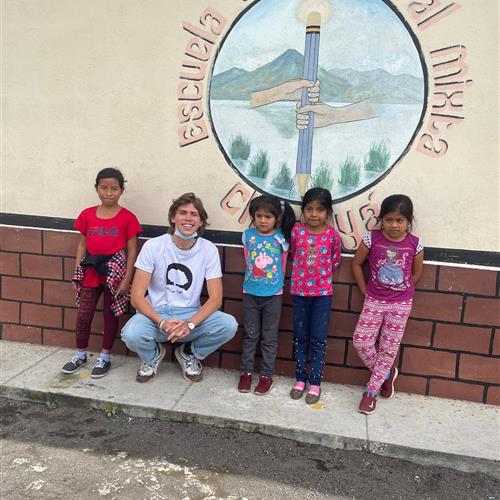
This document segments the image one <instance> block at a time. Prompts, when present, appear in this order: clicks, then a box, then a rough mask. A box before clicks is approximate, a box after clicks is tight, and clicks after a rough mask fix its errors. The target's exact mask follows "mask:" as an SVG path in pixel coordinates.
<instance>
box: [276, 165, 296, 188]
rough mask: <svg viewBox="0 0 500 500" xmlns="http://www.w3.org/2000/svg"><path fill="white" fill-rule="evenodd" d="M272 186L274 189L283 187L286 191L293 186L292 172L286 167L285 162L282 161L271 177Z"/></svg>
mask: <svg viewBox="0 0 500 500" xmlns="http://www.w3.org/2000/svg"><path fill="white" fill-rule="evenodd" d="M271 184H272V186H273V187H274V188H276V189H284V190H286V191H291V190H292V188H293V177H292V172H291V170H290V169H289V168H288V165H287V163H286V162H284V163H282V164H281V166H280V169H279V170H278V173H277V174H276V175H275V176H274V177H273V180H272V182H271Z"/></svg>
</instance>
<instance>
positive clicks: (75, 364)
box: [61, 355, 87, 374]
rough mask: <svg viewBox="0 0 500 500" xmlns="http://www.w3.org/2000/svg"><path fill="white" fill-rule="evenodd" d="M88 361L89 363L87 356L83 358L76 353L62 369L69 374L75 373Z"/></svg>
mask: <svg viewBox="0 0 500 500" xmlns="http://www.w3.org/2000/svg"><path fill="white" fill-rule="evenodd" d="M86 363H87V356H85V357H84V358H83V359H82V358H79V357H78V356H76V355H75V356H73V357H72V358H71V359H70V360H69V361H68V362H67V363H66V364H65V365H64V366H63V367H62V368H61V371H62V372H63V373H68V374H69V373H75V372H76V371H78V370H79V369H80V368H81V367H82V366H83V365H85V364H86Z"/></svg>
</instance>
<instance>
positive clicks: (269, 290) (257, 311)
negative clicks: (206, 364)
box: [238, 195, 295, 396]
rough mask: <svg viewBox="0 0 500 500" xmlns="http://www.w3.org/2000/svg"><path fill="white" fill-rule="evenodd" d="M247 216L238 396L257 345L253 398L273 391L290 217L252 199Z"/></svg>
mask: <svg viewBox="0 0 500 500" xmlns="http://www.w3.org/2000/svg"><path fill="white" fill-rule="evenodd" d="M249 212H250V217H251V224H250V228H249V229H247V230H246V231H245V232H244V233H243V237H242V242H243V251H244V254H245V263H246V271H245V279H244V282H243V292H244V293H243V308H244V326H245V334H244V337H243V345H242V354H241V375H240V380H239V383H238V390H239V391H240V392H250V391H251V388H252V372H253V368H254V358H255V351H256V349H257V343H258V342H259V340H260V347H261V351H262V363H261V370H260V377H259V382H258V384H257V386H256V387H255V389H254V391H253V392H254V394H257V395H259V396H263V395H264V394H267V393H268V392H269V391H270V390H271V388H272V386H273V374H274V362H275V359H276V354H277V351H278V326H279V322H280V318H281V305H282V301H283V283H284V278H285V270H286V258H287V254H288V247H289V241H290V232H291V230H292V227H293V225H294V223H295V213H294V212H293V209H292V207H291V206H290V205H289V204H288V203H286V202H284V201H282V200H279V199H278V198H276V197H275V196H269V195H264V196H259V197H257V198H254V199H253V200H252V201H251V202H250V206H249Z"/></svg>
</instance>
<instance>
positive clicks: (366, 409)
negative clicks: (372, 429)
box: [358, 391, 377, 415]
mask: <svg viewBox="0 0 500 500" xmlns="http://www.w3.org/2000/svg"><path fill="white" fill-rule="evenodd" d="M376 406H377V398H375V397H373V395H372V394H371V393H370V392H368V391H366V392H364V393H363V398H362V399H361V403H359V408H358V411H359V412H360V413H364V414H365V415H371V414H372V413H373V412H374V411H375V407H376Z"/></svg>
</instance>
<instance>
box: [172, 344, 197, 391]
mask: <svg viewBox="0 0 500 500" xmlns="http://www.w3.org/2000/svg"><path fill="white" fill-rule="evenodd" d="M175 357H176V358H177V361H178V362H179V365H181V370H182V376H183V377H184V378H185V379H186V380H187V381H189V382H199V381H200V380H201V379H202V378H203V374H202V373H201V372H202V370H203V366H202V365H201V363H200V361H199V359H198V358H197V357H196V356H195V355H194V354H187V352H186V344H181V345H180V346H179V347H177V349H176V350H175Z"/></svg>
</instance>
